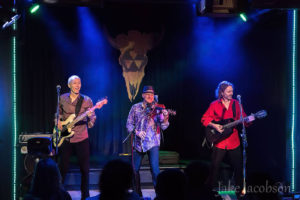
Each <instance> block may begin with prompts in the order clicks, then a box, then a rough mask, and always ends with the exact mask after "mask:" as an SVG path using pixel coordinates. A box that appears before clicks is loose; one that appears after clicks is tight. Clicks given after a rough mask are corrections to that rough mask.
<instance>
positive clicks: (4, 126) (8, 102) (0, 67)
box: [0, 30, 13, 199]
mask: <svg viewBox="0 0 300 200" xmlns="http://www.w3.org/2000/svg"><path fill="white" fill-rule="evenodd" d="M12 34H13V33H12V32H11V31H10V30H4V31H0V128H1V133H0V158H1V165H0V176H1V180H2V184H1V185H0V198H1V199H10V198H11V180H12V179H11V177H12V173H11V172H12V171H11V169H12V149H13V145H12V144H13V143H12V113H13V111H12V79H11V77H12V71H11V68H10V66H11V64H12V62H11V61H12V54H11V49H12V37H11V35H12Z"/></svg>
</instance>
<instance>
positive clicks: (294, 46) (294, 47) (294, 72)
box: [291, 10, 298, 192]
mask: <svg viewBox="0 0 300 200" xmlns="http://www.w3.org/2000/svg"><path fill="white" fill-rule="evenodd" d="M297 17H298V12H297V10H293V35H292V127H291V130H292V132H291V146H292V152H291V153H292V166H291V190H292V192H294V191H295V170H296V166H295V163H296V161H295V152H296V149H295V140H294V139H295V129H296V127H295V122H296V103H297V102H296V82H297V80H296V75H297V69H296V66H297V57H296V55H297V37H296V35H297Z"/></svg>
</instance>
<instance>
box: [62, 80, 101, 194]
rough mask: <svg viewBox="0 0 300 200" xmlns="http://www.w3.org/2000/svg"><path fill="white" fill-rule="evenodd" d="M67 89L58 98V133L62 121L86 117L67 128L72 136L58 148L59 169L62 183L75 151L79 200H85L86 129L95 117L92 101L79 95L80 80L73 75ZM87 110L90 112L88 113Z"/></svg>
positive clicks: (87, 185)
mask: <svg viewBox="0 0 300 200" xmlns="http://www.w3.org/2000/svg"><path fill="white" fill-rule="evenodd" d="M68 87H69V88H70V93H65V94H62V95H61V96H60V104H59V120H58V125H57V126H58V129H59V130H60V131H62V130H63V125H64V123H63V121H67V119H68V118H70V116H71V115H72V114H75V115H76V117H77V116H81V115H82V114H84V113H85V112H86V115H87V117H84V118H83V119H82V120H81V121H78V122H77V123H76V124H74V127H71V128H69V129H71V130H68V131H72V134H74V135H72V137H68V138H66V139H64V142H63V143H62V145H61V147H60V148H59V153H60V163H59V167H60V172H61V175H62V179H63V182H64V180H65V176H66V174H67V172H68V169H69V159H70V156H71V155H72V153H73V151H75V154H76V156H77V158H78V163H79V167H80V172H81V199H85V198H87V197H89V159H90V152H89V150H90V148H89V139H88V128H92V127H93V126H94V123H95V120H96V115H95V113H94V109H91V108H92V107H93V102H92V100H91V99H90V98H89V97H88V96H85V95H82V94H80V93H79V92H80V89H81V80H80V78H79V77H78V76H76V75H73V76H71V77H70V78H69V79H68ZM102 105H103V104H102ZM102 105H101V106H102ZM89 109H91V110H90V111H89ZM66 132H67V131H66Z"/></svg>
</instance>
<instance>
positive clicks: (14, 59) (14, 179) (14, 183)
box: [12, 23, 17, 200]
mask: <svg viewBox="0 0 300 200" xmlns="http://www.w3.org/2000/svg"><path fill="white" fill-rule="evenodd" d="M13 30H14V32H16V30H17V25H16V23H14V24H13ZM16 40H17V39H16V36H15V35H14V36H13V37H12V90H13V92H12V101H13V102H12V106H13V134H12V137H13V138H12V142H13V144H12V145H13V146H12V159H13V160H12V165H13V166H12V199H13V200H16V199H17V151H16V145H17V80H16V78H17V77H16V75H17V73H16V68H17V41H16Z"/></svg>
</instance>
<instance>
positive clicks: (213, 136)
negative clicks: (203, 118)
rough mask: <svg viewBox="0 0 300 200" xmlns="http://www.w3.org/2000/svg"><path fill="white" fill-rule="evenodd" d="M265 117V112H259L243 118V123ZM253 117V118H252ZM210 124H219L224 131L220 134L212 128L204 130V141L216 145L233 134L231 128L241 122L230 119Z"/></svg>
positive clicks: (208, 127)
mask: <svg viewBox="0 0 300 200" xmlns="http://www.w3.org/2000/svg"><path fill="white" fill-rule="evenodd" d="M266 116H267V112H266V111H265V110H261V111H259V112H257V113H255V114H251V115H249V116H247V117H245V118H244V122H251V121H254V120H255V119H256V118H257V119H261V118H264V117H266ZM253 117H254V118H253ZM212 123H215V124H220V125H222V126H223V129H224V131H223V132H222V133H220V132H218V131H217V130H216V129H214V128H213V127H210V126H207V127H206V129H205V135H206V140H207V141H208V142H209V143H211V144H214V143H218V142H220V141H222V140H224V139H226V138H228V137H229V136H230V135H231V134H232V133H233V127H235V126H237V125H238V124H241V123H242V120H241V119H239V120H235V121H234V120H233V119H232V118H230V119H225V120H221V121H212Z"/></svg>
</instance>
